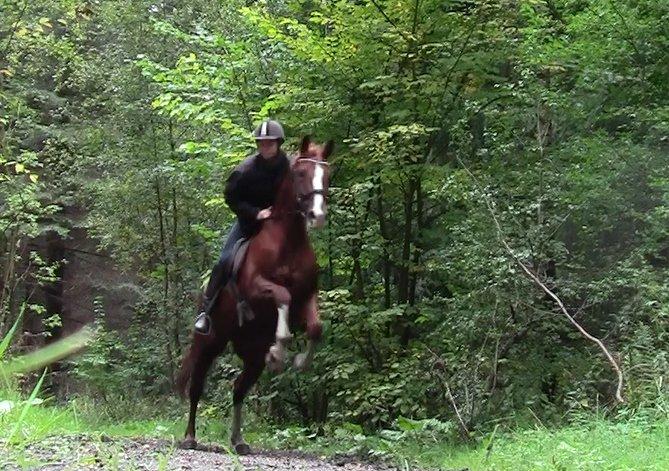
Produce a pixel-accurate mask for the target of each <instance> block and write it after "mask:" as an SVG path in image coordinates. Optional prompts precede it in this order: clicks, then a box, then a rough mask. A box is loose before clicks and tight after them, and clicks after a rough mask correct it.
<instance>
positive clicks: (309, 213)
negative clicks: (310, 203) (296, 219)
mask: <svg viewBox="0 0 669 471" xmlns="http://www.w3.org/2000/svg"><path fill="white" fill-rule="evenodd" d="M307 217H308V218H309V219H316V213H314V210H313V209H311V210H309V212H308V213H307Z"/></svg>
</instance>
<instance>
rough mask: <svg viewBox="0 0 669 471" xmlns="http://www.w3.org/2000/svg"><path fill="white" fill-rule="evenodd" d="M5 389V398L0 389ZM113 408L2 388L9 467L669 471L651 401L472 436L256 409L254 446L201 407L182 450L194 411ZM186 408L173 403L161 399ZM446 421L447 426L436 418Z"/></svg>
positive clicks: (663, 434) (1, 462) (667, 438)
mask: <svg viewBox="0 0 669 471" xmlns="http://www.w3.org/2000/svg"><path fill="white" fill-rule="evenodd" d="M3 396H4V398H7V399H3ZM140 406H141V404H132V403H130V402H126V403H123V404H117V407H114V408H113V410H112V409H107V408H105V407H102V406H101V405H100V404H97V403H92V402H90V401H85V400H73V401H70V402H69V403H67V404H53V403H52V402H51V401H49V400H44V401H42V400H39V399H37V400H24V399H22V398H21V397H20V396H18V395H17V394H14V393H12V392H6V391H5V392H4V393H3V392H2V391H1V388H0V469H2V470H5V469H7V470H12V471H15V470H25V469H30V470H53V471H55V470H92V469H96V470H100V469H103V470H191V469H192V470H201V471H208V470H214V469H216V470H223V471H227V470H234V471H242V470H243V471H246V470H253V471H257V470H263V471H264V470H272V471H274V470H284V469H285V470H305V471H312V470H314V471H315V470H323V471H331V470H348V471H387V470H391V469H399V470H402V471H409V470H413V471H416V470H427V469H432V470H435V469H436V470H443V471H461V470H470V471H492V470H494V471H497V470H501V471H503V470H509V471H510V470H513V471H518V470H528V471H529V470H544V469H545V470H564V471H566V470H572V469H573V470H592V471H595V470H596V471H601V470H610V471H614V470H616V471H618V470H653V471H666V470H667V469H669V418H667V416H666V415H665V413H664V412H661V411H660V410H657V409H653V410H649V411H645V412H644V413H640V412H639V411H635V412H633V413H630V414H627V415H620V416H619V417H618V418H615V419H613V418H604V417H601V416H596V415H594V414H583V415H582V416H581V417H575V418H572V420H571V421H570V422H567V423H563V424H561V425H559V424H553V425H551V424H543V423H541V422H537V423H535V424H525V425H521V424H520V423H518V424H516V425H514V424H513V423H512V422H511V421H509V423H507V424H506V425H501V424H500V425H499V426H495V427H492V428H490V429H488V430H487V431H485V430H481V431H479V432H477V433H475V434H472V438H471V440H470V441H469V442H468V443H463V442H462V441H461V440H459V439H457V437H454V436H453V434H452V433H448V432H447V433H444V431H443V430H442V429H443V427H444V426H445V425H448V422H439V421H436V420H434V419H429V420H426V421H413V422H411V423H412V424H413V425H412V427H408V428H407V427H406V426H405V427H402V426H399V425H401V424H398V427H393V428H392V429H388V430H380V431H378V432H377V433H375V434H366V433H364V432H363V431H362V429H361V428H360V427H358V426H355V425H354V424H346V423H344V424H339V425H336V426H335V425H329V426H328V427H326V429H325V430H323V431H321V433H315V431H314V430H310V429H309V428H305V427H300V426H278V425H276V424H274V425H272V424H268V423H266V422H265V421H263V420H261V419H260V418H258V417H255V416H254V414H252V413H251V411H249V413H248V415H247V421H246V422H245V427H244V436H245V438H246V440H247V441H248V443H249V444H250V445H251V448H252V449H253V451H254V453H253V454H252V455H249V456H237V455H235V454H232V453H230V452H229V450H228V449H227V448H226V445H227V444H228V438H227V437H228V427H229V420H228V419H226V418H225V417H224V415H222V413H221V411H219V410H217V409H207V408H203V410H202V414H201V416H200V417H199V420H198V440H199V444H200V445H199V446H198V449H196V450H182V449H180V448H179V446H178V441H179V440H180V439H181V438H182V437H183V431H184V427H185V417H184V416H181V415H178V416H176V415H171V414H166V413H165V411H159V410H157V409H160V408H161V406H160V404H156V403H154V404H144V405H143V406H141V407H140ZM162 408H163V409H167V410H177V409H178V408H177V407H176V406H174V405H172V406H170V407H164V406H163V407H162ZM437 426H439V427H437Z"/></svg>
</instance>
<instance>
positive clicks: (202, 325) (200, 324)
mask: <svg viewBox="0 0 669 471" xmlns="http://www.w3.org/2000/svg"><path fill="white" fill-rule="evenodd" d="M195 331H196V332H197V333H199V334H202V335H209V334H210V333H211V318H210V317H209V314H207V313H206V312H204V311H203V312H201V313H200V315H198V316H197V319H195Z"/></svg>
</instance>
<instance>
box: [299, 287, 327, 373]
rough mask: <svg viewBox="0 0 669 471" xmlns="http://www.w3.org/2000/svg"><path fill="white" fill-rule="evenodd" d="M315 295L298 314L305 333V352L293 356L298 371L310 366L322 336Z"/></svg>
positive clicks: (321, 325) (315, 294)
mask: <svg viewBox="0 0 669 471" xmlns="http://www.w3.org/2000/svg"><path fill="white" fill-rule="evenodd" d="M317 297H318V294H317V293H314V294H313V295H312V296H311V298H309V301H307V303H306V304H305V305H304V306H303V307H302V309H301V310H300V312H299V316H300V322H301V323H302V324H303V325H304V328H305V331H306V333H307V339H308V340H307V350H306V351H305V352H303V353H298V354H297V355H295V360H294V362H293V365H294V366H295V368H297V369H298V370H300V371H305V370H307V369H309V367H310V366H311V362H312V361H313V359H314V353H316V344H317V343H318V342H319V341H320V340H321V337H322V335H323V324H322V323H321V320H320V318H319V316H318V305H317V303H316V298H317Z"/></svg>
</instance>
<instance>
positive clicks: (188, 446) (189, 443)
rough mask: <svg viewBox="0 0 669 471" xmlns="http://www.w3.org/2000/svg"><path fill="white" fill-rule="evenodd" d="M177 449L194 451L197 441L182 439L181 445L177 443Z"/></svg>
mask: <svg viewBox="0 0 669 471" xmlns="http://www.w3.org/2000/svg"><path fill="white" fill-rule="evenodd" d="M179 448H181V449H182V450H195V449H196V448H197V440H195V439H194V438H184V439H183V440H182V441H181V443H179Z"/></svg>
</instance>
